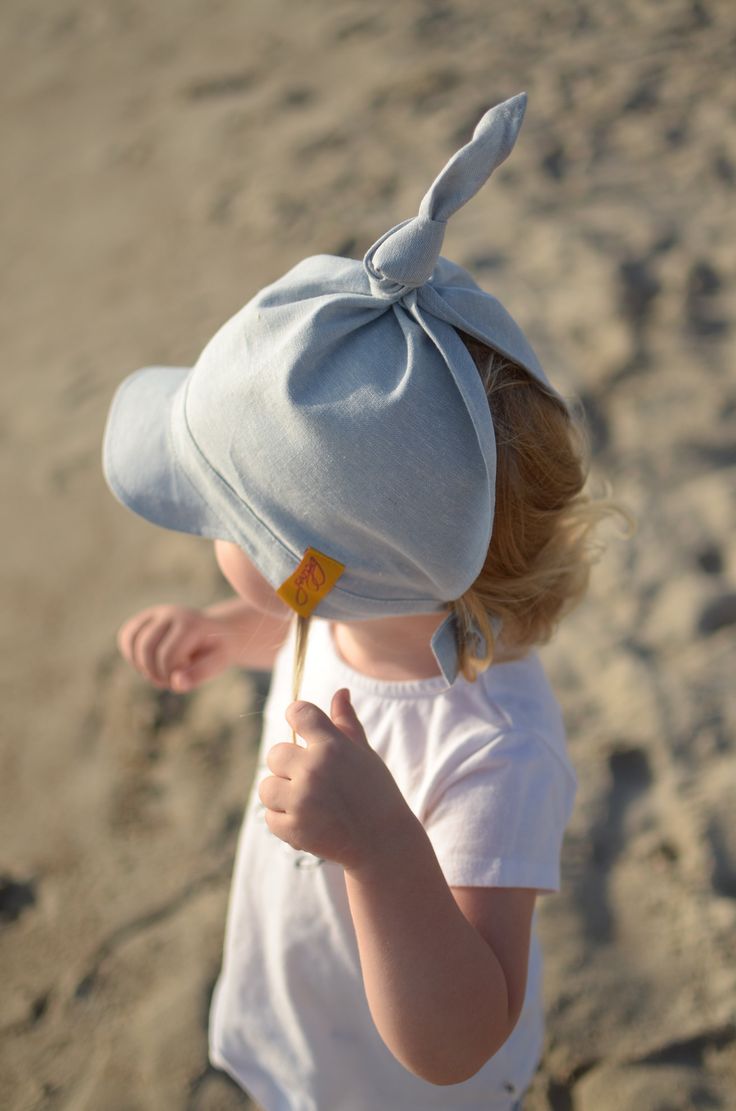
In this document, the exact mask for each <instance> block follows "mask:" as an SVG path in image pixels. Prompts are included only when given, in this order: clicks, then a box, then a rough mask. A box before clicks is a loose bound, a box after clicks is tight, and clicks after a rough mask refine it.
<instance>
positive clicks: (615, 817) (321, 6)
mask: <svg viewBox="0 0 736 1111" xmlns="http://www.w3.org/2000/svg"><path fill="white" fill-rule="evenodd" d="M2 14H3V18H2V26H1V27H0V81H1V82H2V124H1V126H2V152H1V155H0V165H1V169H0V174H1V189H2V194H1V197H2V202H1V204H0V226H1V228H2V243H3V247H2V252H3V266H2V277H1V279H0V280H1V281H2V283H3V290H2V297H1V298H0V314H2V327H1V335H2V346H3V366H2V371H1V372H0V389H1V390H2V403H1V407H0V453H1V455H2V468H1V470H0V483H1V488H2V498H3V510H2V517H3V542H2V550H3V554H2V589H3V594H2V614H3V621H2V653H3V693H2V711H3V714H2V716H3V740H2V750H1V755H0V916H1V917H0V965H1V974H2V991H1V992H0V1036H1V1042H2V1049H0V1107H2V1108H3V1109H13V1111H26V1109H28V1111H30V1109H33V1111H36V1109H38V1111H41V1109H49V1111H51V1109H57V1108H58V1109H63V1111H162V1109H166V1111H231V1109H235V1108H241V1107H246V1106H249V1105H248V1103H247V1100H246V1098H245V1096H243V1095H242V1094H241V1093H240V1092H239V1091H238V1089H236V1088H235V1087H234V1085H232V1084H231V1083H230V1082H229V1081H227V1080H226V1079H225V1078H224V1077H223V1076H222V1075H220V1074H217V1073H215V1072H214V1071H213V1070H212V1069H210V1068H208V1064H207V1050H206V1016H207V1007H208V1000H209V995H210V991H211V989H212V985H213V982H214V979H215V976H216V974H217V970H218V964H219V958H220V952H221V944H222V934H223V927H224V917H225V910H226V899H227V892H228V883H229V877H230V868H231V863H232V856H233V851H234V844H235V837H236V832H237V828H238V825H239V821H240V815H241V810H242V806H243V803H244V800H245V797H246V794H247V791H248V783H249V776H250V774H251V768H252V761H253V755H254V751H255V745H256V741H257V736H258V728H259V719H258V708H259V705H260V704H261V700H262V698H263V694H264V689H265V684H266V679H265V678H264V677H263V676H261V677H259V676H252V675H245V674H231V675H228V676H225V677H223V678H221V679H219V680H217V681H216V682H215V683H213V684H212V685H211V686H209V687H206V688H203V689H202V690H201V691H199V692H197V693H196V694H193V695H192V696H189V697H183V698H182V697H176V696H168V695H162V694H160V693H157V692H155V691H154V690H151V689H147V688H146V687H145V686H144V684H143V683H142V682H141V681H139V680H138V679H137V678H136V677H135V676H134V675H133V674H132V673H131V672H130V671H129V670H128V669H127V667H126V666H125V665H124V663H123V662H122V661H121V660H120V659H119V658H118V656H117V654H116V649H115V643H114V635H115V630H116V628H117V626H118V625H119V624H120V623H121V621H122V620H123V619H124V618H126V617H127V616H128V615H129V614H131V613H132V612H134V611H135V610H136V609H137V608H139V607H142V606H144V605H147V604H150V603H154V602H158V601H182V602H188V603H192V604H205V603H207V602H209V601H211V600H212V599H213V598H214V597H215V596H216V595H218V594H220V593H222V591H223V587H222V584H221V583H220V581H219V576H218V573H217V571H216V569H215V566H214V563H213V560H212V556H211V552H210V548H209V545H207V544H206V543H204V542H201V541H198V540H195V539H190V538H186V537H181V536H176V535H173V534H166V533H164V532H159V531H157V530H155V529H154V528H152V527H150V526H147V525H146V524H145V523H143V522H140V521H137V520H136V519H134V518H133V517H132V516H131V515H130V514H128V513H127V512H125V511H124V510H123V509H121V508H120V507H119V506H118V505H117V504H116V503H115V502H114V500H113V499H112V497H111V496H110V495H109V494H108V493H107V491H106V489H105V487H104V484H103V480H102V477H101V473H100V467H99V448H100V440H101V435H102V429H103V424H104V418H105V414H106V410H107V406H108V403H109V400H110V397H111V395H112V392H113V390H114V387H115V385H116V384H117V383H118V381H119V380H120V379H121V378H122V377H123V376H124V375H125V374H126V373H127V372H128V371H129V370H131V369H134V368H136V367H138V366H140V365H145V364H146V363H154V362H165V363H182V364H188V363H191V362H192V361H193V360H194V359H195V358H196V356H197V354H198V352H199V350H200V348H201V347H202V346H203V344H204V343H205V342H206V340H207V339H208V338H209V336H210V334H211V333H212V332H213V331H214V330H215V328H216V327H218V326H219V325H220V324H221V323H222V322H223V321H224V320H225V319H226V318H227V317H228V316H229V315H230V314H231V313H232V312H234V311H236V310H237V309H238V308H240V306H241V305H242V304H243V303H244V302H245V301H246V300H247V299H248V298H249V297H250V296H251V295H252V294H253V293H254V292H255V291H256V290H257V289H258V288H260V286H262V285H263V284H265V283H266V282H267V281H268V280H271V279H273V278H275V277H277V276H279V275H280V274H281V273H283V271H284V270H285V269H286V268H288V267H289V266H291V265H292V264H294V263H295V262H297V261H298V260H299V259H301V258H302V257H304V256H306V255H307V254H310V253H316V252H322V251H324V252H332V253H340V254H351V255H353V256H355V257H360V255H361V254H362V253H363V251H364V250H365V249H366V248H367V246H369V245H370V243H371V242H372V241H373V240H374V239H376V238H377V237H378V235H380V234H381V233H382V232H383V231H385V230H386V229H387V228H388V227H390V226H391V225H392V224H394V223H396V222H398V221H399V220H401V219H404V218H405V217H407V216H411V215H413V214H414V213H415V212H416V207H417V204H418V202H419V199H420V198H421V195H422V193H423V191H424V189H425V188H426V187H427V186H428V184H429V183H430V181H431V180H432V178H433V177H434V175H435V173H436V172H437V171H438V170H439V168H440V167H441V165H442V164H443V162H444V160H445V159H446V158H447V157H448V155H449V154H450V153H451V152H452V151H454V150H455V149H456V146H457V145H458V143H459V142H460V141H464V140H465V139H466V138H467V137H468V136H469V134H470V132H471V130H472V127H473V126H474V124H475V122H476V121H477V119H478V117H479V115H480V114H481V112H482V110H484V109H485V108H487V107H488V106H490V105H491V104H493V103H495V102H496V101H498V100H500V99H502V98H504V97H507V96H510V95H512V94H513V93H516V92H518V91H520V90H521V89H526V90H528V92H529V97H530V104H529V111H528V113H527V120H526V123H525V126H524V129H523V131H522V135H521V138H520V141H519V143H518V146H517V149H516V152H515V153H514V156H513V158H512V159H511V161H510V162H509V163H508V164H507V165H506V166H504V167H503V168H502V169H501V171H499V173H498V175H497V177H496V178H495V179H494V181H493V183H492V184H491V185H489V186H488V188H487V189H486V190H485V191H484V192H483V193H481V194H480V196H479V197H478V198H477V199H476V200H475V201H474V202H473V203H472V204H471V205H470V206H469V207H468V208H467V209H465V210H464V211H463V212H462V213H461V214H460V215H459V216H457V217H456V218H455V220H454V221H453V223H452V225H451V227H450V230H449V233H448V236H447V240H446V244H445V253H446V254H447V255H449V256H450V257H452V258H455V259H457V260H458V261H460V262H463V263H464V264H466V265H467V266H468V267H469V268H470V269H471V270H472V271H473V273H474V274H475V275H476V276H477V278H478V279H479V280H480V281H481V282H482V283H483V284H484V285H485V286H486V287H487V288H489V289H491V290H492V291H493V292H494V293H496V294H497V295H499V296H500V297H501V299H502V300H503V301H504V302H505V303H506V304H507V305H508V306H509V307H510V309H511V311H512V312H513V313H514V315H515V316H516V317H517V319H518V320H519V321H520V323H521V324H522V326H523V327H524V328H525V330H526V331H527V332H528V334H529V335H530V336H531V338H532V340H533V342H534V343H535V345H536V347H537V348H538V350H539V352H540V355H541V356H542V359H543V361H544V362H546V365H547V367H548V369H549V371H550V373H551V375H552V376H553V377H554V378H555V379H556V381H557V382H558V383H559V384H561V385H562V386H563V387H564V388H565V389H566V390H568V391H569V392H570V393H574V394H577V395H578V396H580V397H581V398H582V400H583V401H584V403H585V406H586V409H587V412H588V416H589V420H590V425H591V431H592V438H593V445H594V450H595V470H596V474H597V475H598V476H607V477H608V478H609V479H610V481H611V482H612V484H613V487H614V492H615V495H616V497H617V498H618V499H620V500H621V501H623V502H624V503H626V504H627V505H628V506H629V507H630V508H631V509H632V511H633V512H634V513H635V514H636V515H637V516H638V517H639V520H640V527H639V531H638V534H637V536H636V537H635V539H634V540H633V541H631V542H629V543H624V542H621V541H620V540H617V539H616V538H615V537H611V540H610V544H609V547H608V550H607V553H606V555H605V557H604V559H603V561H602V562H601V565H600V567H599V570H598V574H597V577H596V580H595V583H594V586H593V589H592V592H591V596H590V600H589V601H588V602H587V604H586V605H585V606H584V608H582V609H581V610H580V611H578V613H577V614H576V615H575V616H574V617H573V618H571V619H570V620H569V622H568V624H567V625H566V626H565V627H564V628H563V630H562V631H561V633H560V635H559V637H558V638H557V640H556V641H555V642H554V643H553V645H551V646H550V647H549V648H548V649H546V650H545V657H546V660H547V663H548V666H549V668H550V670H551V673H552V675H553V678H554V680H555V682H556V684H557V688H558V690H559V693H560V696H561V698H562V701H563V704H564V708H565V713H566V716H567V721H568V724H569V729H570V737H571V748H572V754H573V757H574V759H575V762H576V765H577V768H578V772H579V777H580V784H581V787H580V795H579V804H578V807H577V810H576V814H575V817H574V820H573V823H572V827H571V830H570V836H569V839H568V843H567V849H566V858H565V866H564V891H563V893H562V894H561V895H560V896H558V897H555V898H551V899H547V900H543V901H542V902H543V905H542V908H541V915H540V917H541V928H542V934H543V940H544V943H545V946H546V953H547V982H546V1001H547V1009H548V1039H547V1046H546V1051H545V1058H544V1062H543V1065H542V1069H541V1071H540V1073H539V1075H538V1077H537V1080H536V1082H535V1085H534V1088H533V1090H532V1092H531V1093H530V1095H529V1097H528V1099H527V1101H526V1104H525V1106H526V1107H527V1108H530V1109H531V1111H542V1109H554V1111H609V1109H610V1111H621V1109H632V1111H655V1109H656V1111H670V1109H690V1108H700V1107H702V1108H733V1107H735V1106H736V1027H735V999H736V960H735V959H734V958H735V953H736V944H735V941H734V939H735V938H736V824H735V823H734V809H735V805H734V804H735V803H736V759H735V752H734V748H735V745H736V739H735V737H736V734H735V730H734V725H735V724H736V691H735V689H734V688H735V686H736V684H735V683H734V675H735V673H736V668H735V667H734V662H735V658H736V653H734V629H735V628H736V539H735V536H736V533H735V530H734V526H735V525H736V482H735V480H736V437H735V436H734V425H735V423H736V367H735V366H734V358H733V355H734V348H733V340H734V327H735V324H736V303H735V294H734V290H735V289H736V286H735V284H734V283H735V279H736V247H735V246H734V233H735V232H736V216H735V209H736V67H734V59H736V10H735V9H734V7H733V5H732V4H731V3H730V2H729V0H668V2H666V3H665V2H655V0H623V2H620V3H618V2H617V3H613V4H612V3H607V2H604V0H565V2H560V3H553V2H550V0H528V2H527V3H517V4H510V5H502V4H500V3H493V2H488V0H486V2H480V0H462V2H458V3H444V2H442V0H403V2H401V3H399V2H393V3H388V2H379V3H375V4H366V3H358V2H353V0H335V2H333V3H328V2H327V0H321V2H319V0H303V2H302V3H297V2H296V0H292V2H291V3H288V2H286V0H269V2H268V3H266V2H265V0H262V2H245V0H241V2H240V3H238V2H236V0H209V2H207V0H176V2H174V0H158V2H156V3H144V2H143V0H97V2H96V3H91V2H90V0H55V2H49V0H46V2H42V0H5V2H4V3H3V13H2ZM325 1111H330V1109H329V1108H326V1109H325ZM386 1111H391V1109H386Z"/></svg>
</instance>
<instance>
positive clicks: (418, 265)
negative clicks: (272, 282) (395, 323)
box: [363, 93, 526, 297]
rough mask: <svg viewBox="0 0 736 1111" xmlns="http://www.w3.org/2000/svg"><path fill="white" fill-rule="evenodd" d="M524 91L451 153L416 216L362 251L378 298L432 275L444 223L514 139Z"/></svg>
mask: <svg viewBox="0 0 736 1111" xmlns="http://www.w3.org/2000/svg"><path fill="white" fill-rule="evenodd" d="M525 108H526V93H520V94H519V95H518V96H515V97H512V98H511V99H510V100H505V101H504V102H503V103H502V104H498V105H496V107H495V108H491V110H490V111H489V112H486V114H485V115H484V116H483V117H482V119H481V120H480V122H479V123H478V126H477V127H476V129H475V131H474V132H473V137H472V139H471V140H470V142H469V143H466V145H465V146H464V147H461V149H460V150H459V151H457V153H456V154H454V155H453V156H452V158H451V159H450V161H449V162H448V163H447V165H446V166H445V168H444V169H443V170H442V171H441V172H440V173H439V174H438V176H437V177H436V178H435V180H434V182H433V183H432V185H431V186H430V188H429V191H428V192H427V193H426V194H425V196H424V198H423V200H422V203H421V205H420V206H419V214H418V215H417V216H415V217H414V218H413V219H411V220H405V221H404V222H403V223H402V224H397V226H396V227H395V228H391V230H390V231H388V232H386V233H385V235H382V236H381V238H380V239H379V240H377V242H376V243H374V244H373V246H372V247H371V248H370V250H369V251H368V252H367V254H366V256H365V258H364V259H363V264H364V266H365V268H366V270H367V271H368V275H369V277H370V278H371V285H372V286H373V287H374V288H375V289H376V292H377V293H378V295H379V296H388V297H394V296H397V297H398V296H402V294H403V293H404V292H405V291H406V290H408V289H416V287H417V286H420V285H424V283H425V282H426V281H428V280H429V278H430V277H431V276H432V271H433V270H434V268H435V265H436V263H437V259H438V258H439V254H440V250H441V248H442V240H443V238H444V234H445V225H446V223H447V221H448V220H449V218H450V216H452V215H453V213H455V212H457V210H458V209H459V208H462V206H463V205H464V204H466V202H467V201H469V200H470V198H471V197H474V196H475V194H476V193H477V192H478V190H479V189H480V188H481V187H482V186H483V185H485V183H486V181H488V178H489V177H490V176H491V174H492V173H493V171H494V170H495V169H496V167H497V166H500V165H501V163H502V162H503V161H504V160H505V159H506V158H507V157H508V155H509V154H510V153H511V151H512V150H513V147H514V143H515V142H516V137H517V135H518V133H519V129H520V127H521V123H522V120H523V118H524V110H525Z"/></svg>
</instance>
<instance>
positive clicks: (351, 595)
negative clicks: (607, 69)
mask: <svg viewBox="0 0 736 1111" xmlns="http://www.w3.org/2000/svg"><path fill="white" fill-rule="evenodd" d="M525 106H526V96H525V95H524V94H522V95H519V96H516V97H514V98H512V99H511V100H508V101H506V102H504V103H503V104H500V105H498V106H497V107H495V108H493V109H492V110H491V111H489V112H487V113H486V114H485V115H484V116H483V118H482V119H481V120H480V122H479V124H478V126H477V127H476V129H475V132H474V134H473V137H472V139H471V140H470V142H469V143H468V144H467V145H466V146H464V147H463V148H462V149H461V150H459V151H458V152H457V153H456V154H455V155H454V156H453V157H452V158H451V159H450V161H449V162H448V163H447V165H446V166H445V168H444V169H443V170H442V172H441V173H440V174H439V176H438V177H437V178H436V180H435V181H434V183H433V184H432V186H431V188H430V189H429V192H428V193H427V194H426V195H425V197H424V199H423V201H422V203H421V205H420V208H419V214H418V215H417V216H416V217H414V218H413V219H411V220H407V221H405V222H404V223H402V224H399V225H397V226H396V227H395V228H392V229H391V230H390V231H388V232H387V233H386V234H385V235H383V236H382V237H381V238H380V239H379V240H378V241H377V242H376V243H375V244H374V245H373V246H372V247H371V248H370V250H369V251H368V253H367V254H366V256H365V258H364V259H363V261H362V262H361V261H356V260H354V259H345V258H337V257H333V256H329V255H318V256H316V257H313V258H308V259H306V260H304V261H303V262H301V263H299V264H298V265H297V266H295V267H294V268H293V269H292V270H290V271H289V272H288V273H287V274H286V275H285V276H284V277H282V278H281V279H279V280H278V281H276V282H274V283H273V284H272V285H270V286H268V287H267V288H265V289H263V290H262V291H261V292H260V293H258V294H257V295H256V296H255V297H254V298H253V299H252V300H251V301H250V302H249V303H248V304H247V305H246V306H245V307H244V308H243V309H241V310H240V312H238V313H236V315H235V316H233V317H232V318H231V319H230V320H229V321H228V322H227V323H226V324H225V325H224V326H223V327H222V328H221V329H220V330H219V331H218V332H217V333H216V335H215V336H214V337H213V339H212V340H211V341H210V342H209V343H208V344H207V346H206V347H205V349H204V351H203V352H202V354H201V355H200V357H199V359H198V360H197V363H196V364H195V366H194V367H192V368H183V367H182V368H180V367H148V368H146V369H144V370H141V371H138V372H137V373H136V374H133V375H131V376H130V377H129V378H128V379H126V380H125V381H124V382H123V384H122V385H121V386H120V388H119V389H118V392H117V394H116V396H115V398H114V401H113V404H112V407H111V410H110V415H109V417H108V423H107V428H106V432H105V443H104V470H105V476H106V478H107V482H108V484H109V486H110V488H111V489H112V491H113V493H114V494H115V495H116V496H117V497H118V498H119V500H120V501H121V502H122V503H123V504H124V505H126V506H128V508H130V509H132V510H133V511H134V512H135V513H137V514H139V515H140V516H142V517H145V518H146V519H147V520H149V521H152V522H153V523H155V524H157V525H161V526H163V527H165V528H170V529H176V530H179V531H182V532H187V533H194V534H197V535H200V536H206V537H212V538H215V539H222V540H229V541H232V542H234V543H235V544H237V545H238V546H239V547H241V548H242V549H243V550H244V551H245V552H246V554H247V555H248V556H249V557H250V558H251V560H252V561H253V562H254V563H255V565H256V566H257V567H258V569H259V570H260V572H261V574H262V575H264V577H265V578H266V579H267V580H268V581H269V582H270V583H271V585H272V586H273V587H274V588H279V587H280V586H281V585H282V584H283V583H284V582H285V581H288V580H289V579H290V578H291V577H293V576H294V573H295V572H297V571H298V569H299V568H304V562H303V560H304V557H305V553H308V552H309V551H312V550H314V551H316V553H317V554H319V553H322V554H323V555H326V556H328V557H330V559H332V560H335V561H337V562H338V563H339V564H341V565H343V566H344V571H343V572H342V574H341V575H340V577H339V579H338V581H337V583H336V584H335V585H334V586H332V588H331V589H329V591H328V592H327V593H322V594H319V596H318V601H317V603H316V607H315V608H314V612H315V613H316V615H317V616H319V617H324V618H330V619H334V620H348V621H349V620H351V619H353V620H365V619H369V618H377V617H385V616H389V615H394V614H417V613H432V612H439V611H441V610H442V609H444V608H446V605H447V603H448V602H450V601H453V600H454V599H456V598H459V597H460V596H461V595H462V594H463V593H464V592H465V591H466V590H467V589H468V588H469V587H470V586H471V584H472V583H473V581H474V580H475V579H476V577H477V576H478V574H479V573H480V571H481V568H482V566H483V563H484V561H485V558H486V554H487V551H488V546H489V543H490V538H491V529H492V523H493V512H494V491H495V478H496V451H495V441H494V432H493V421H492V417H491V413H490V411H489V406H488V401H487V399H486V395H485V391H484V388H483V385H482V383H481V380H480V377H479V374H478V371H477V368H476V366H475V364H474V362H473V360H472V358H471V356H470V354H469V353H468V350H467V348H466V347H465V345H464V343H463V342H462V340H461V339H460V337H459V336H458V333H457V331H456V329H460V330H461V331H463V332H465V333H467V334H469V335H470V336H473V337H475V338H477V339H479V340H481V341H482V342H483V343H485V344H487V345H488V346H489V347H492V348H494V349H495V350H496V351H499V352H501V353H502V354H504V355H506V356H508V357H509V358H510V359H512V360H513V361H514V362H516V363H518V364H520V365H521V366H522V367H524V368H526V370H528V371H529V372H530V373H531V374H532V375H533V376H534V377H535V378H536V379H537V380H538V381H539V382H540V383H542V384H543V385H544V386H545V387H546V388H547V389H549V390H550V392H551V393H553V394H555V391H554V390H553V389H552V387H551V386H550V384H549V382H548V381H547V378H546V377H545V375H544V372H543V370H542V368H541V366H540V365H539V362H538V361H537V358H536V356H535V354H534V352H533V351H532V348H531V347H530V345H529V343H528V342H527V340H526V339H525V337H524V335H523V333H522V332H521V330H520V328H519V327H518V326H517V325H516V324H515V322H514V321H513V320H512V318H511V317H510V316H509V314H508V313H507V312H506V310H505V309H504V308H503V306H502V305H501V304H500V302H499V301H497V300H496V298H494V297H492V296H490V295H489V294H488V293H485V292H484V291H483V290H481V289H480V288H479V287H478V286H477V285H476V283H475V282H474V281H473V279H472V278H471V277H470V275H469V274H468V272H467V271H466V270H464V269H463V268H462V267H460V266H457V265H455V264H453V263H452V262H449V261H448V260H447V259H444V258H440V256H439V252H440V249H441V246H442V240H443V236H444V231H445V226H446V222H447V220H448V219H449V217H450V216H452V214H453V213H454V212H456V211H457V210H458V209H459V208H460V207H461V206H462V205H464V204H465V203H466V201H468V200H469V199H470V198H471V197H472V196H474V195H475V193H477V191H478V190H479V189H480V188H481V186H482V185H483V184H484V183H485V181H486V180H487V179H488V177H489V176H490V175H491V173H492V172H493V170H494V169H495V168H496V167H497V166H498V165H500V163H501V162H503V160H504V159H505V158H506V157H507V155H508V154H509V153H510V151H511V149H512V147H513V145H514V143H515V141H516V136H517V134H518V131H519V128H520V126H521V122H522V118H523V115H524V110H525ZM555 396H559V395H557V394H555ZM432 647H433V650H434V652H435V655H436V657H437V659H438V662H439V664H440V667H441V669H442V671H443V673H444V674H445V677H446V678H447V680H448V681H449V682H452V681H453V679H454V677H455V675H456V674H457V653H456V647H455V633H454V628H453V626H452V621H451V619H448V620H447V621H445V622H443V624H442V626H441V627H440V629H439V630H438V632H437V633H436V634H435V637H434V638H433V641H432Z"/></svg>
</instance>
